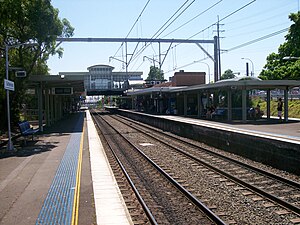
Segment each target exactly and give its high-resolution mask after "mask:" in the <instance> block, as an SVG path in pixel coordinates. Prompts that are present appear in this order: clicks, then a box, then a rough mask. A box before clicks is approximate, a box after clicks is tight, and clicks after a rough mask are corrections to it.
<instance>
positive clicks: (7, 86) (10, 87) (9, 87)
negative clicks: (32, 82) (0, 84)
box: [4, 79, 15, 91]
mask: <svg viewBox="0 0 300 225" xmlns="http://www.w3.org/2000/svg"><path fill="white" fill-rule="evenodd" d="M4 89H6V90H9V91H14V90H15V83H14V82H13V81H10V80H6V79H4Z"/></svg>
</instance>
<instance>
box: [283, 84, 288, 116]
mask: <svg viewBox="0 0 300 225" xmlns="http://www.w3.org/2000/svg"><path fill="white" fill-rule="evenodd" d="M288 90H289V88H288V87H286V89H284V104H283V106H284V122H288V120H289V96H288Z"/></svg>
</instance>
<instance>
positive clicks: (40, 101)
mask: <svg viewBox="0 0 300 225" xmlns="http://www.w3.org/2000/svg"><path fill="white" fill-rule="evenodd" d="M38 111H39V130H40V131H41V132H43V84H42V82H41V83H40V85H39V86H38Z"/></svg>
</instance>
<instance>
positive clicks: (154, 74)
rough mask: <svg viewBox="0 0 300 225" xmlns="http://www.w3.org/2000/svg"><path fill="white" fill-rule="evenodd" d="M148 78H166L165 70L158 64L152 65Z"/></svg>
mask: <svg viewBox="0 0 300 225" xmlns="http://www.w3.org/2000/svg"><path fill="white" fill-rule="evenodd" d="M147 80H164V71H163V70H161V69H159V68H158V67H156V66H150V71H149V73H148V77H147Z"/></svg>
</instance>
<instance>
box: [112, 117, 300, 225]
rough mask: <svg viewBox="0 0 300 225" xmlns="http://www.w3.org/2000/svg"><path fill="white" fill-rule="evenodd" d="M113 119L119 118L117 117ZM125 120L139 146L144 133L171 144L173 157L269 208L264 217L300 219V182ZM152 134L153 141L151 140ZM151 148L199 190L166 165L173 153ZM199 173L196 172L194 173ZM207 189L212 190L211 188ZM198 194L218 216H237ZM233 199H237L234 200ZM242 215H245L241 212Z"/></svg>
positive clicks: (148, 150)
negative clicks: (163, 152)
mask: <svg viewBox="0 0 300 225" xmlns="http://www.w3.org/2000/svg"><path fill="white" fill-rule="evenodd" d="M114 119H117V118H116V117H115V116H114ZM120 120H121V119H120V118H118V121H119V123H121V121H120ZM110 123H111V124H114V125H116V122H113V120H111V119H110ZM122 123H123V124H124V123H125V124H126V126H130V127H131V130H128V129H127V130H126V129H124V130H123V128H120V127H121V125H120V124H119V125H118V126H119V129H120V132H122V133H124V134H126V133H127V134H128V136H129V137H130V136H136V134H137V133H140V135H138V136H139V137H140V138H139V140H138V141H136V145H138V143H141V142H143V138H142V136H148V143H156V144H155V145H157V143H159V142H161V141H162V142H163V145H164V146H168V148H169V150H168V151H169V152H170V149H172V152H173V153H172V154H175V158H176V159H174V160H177V161H185V162H187V164H189V166H190V167H191V168H193V169H192V170H193V171H197V172H199V171H201V172H205V173H206V176H208V178H207V179H210V178H214V179H215V180H218V181H219V184H218V185H216V186H219V185H220V186H225V187H227V188H229V189H232V190H234V192H235V195H236V194H237V193H238V195H240V197H239V198H240V199H245V200H244V201H246V202H248V201H250V202H252V204H253V203H254V204H256V205H257V207H258V208H261V211H262V212H263V211H266V212H267V213H269V214H270V215H268V216H266V218H265V219H266V221H268V222H269V221H271V220H274V222H275V223H281V224H282V223H284V224H297V223H299V222H300V220H299V200H300V198H299V197H300V195H299V183H297V182H295V181H292V180H288V179H285V178H283V177H279V176H276V175H274V174H272V173H267V172H266V171H263V170H260V169H258V168H255V167H253V166H250V165H247V164H244V163H242V162H239V161H235V160H232V159H230V158H228V157H224V156H223V155H220V154H216V153H215V152H211V151H207V149H203V148H200V147H199V146H197V145H195V144H191V143H186V142H185V141H183V140H181V139H180V138H178V137H174V135H166V132H159V130H158V129H153V128H150V127H149V126H147V125H144V124H143V125H142V126H141V125H137V124H136V121H131V120H128V119H126V120H125V119H124V118H122ZM123 126H124V125H123ZM162 133H163V134H162ZM132 134H135V135H132ZM141 134H142V135H141ZM149 137H150V138H151V139H152V140H150V141H149ZM132 139H134V138H132ZM146 142H147V141H146ZM146 142H145V143H146ZM170 143H171V144H170ZM155 148H156V147H155ZM151 149H154V147H153V146H152V147H151V148H149V147H148V148H147V146H146V147H145V148H143V151H144V152H145V154H147V155H148V156H149V157H151V158H152V159H153V160H154V161H155V162H156V163H157V164H159V165H160V166H161V167H163V168H165V170H168V171H170V173H172V174H174V175H175V177H177V178H178V179H179V180H181V181H183V180H186V181H185V182H184V183H185V185H186V186H190V188H191V189H194V190H192V191H191V192H193V191H195V190H196V187H195V185H191V184H189V183H192V182H196V181H192V180H193V179H192V178H191V179H186V178H187V177H180V175H178V174H176V169H175V171H174V169H172V168H171V169H170V168H169V167H170V166H168V165H166V161H167V160H166V159H169V158H171V156H170V154H171V153H170V154H169V155H168V156H167V155H165V156H161V157H157V151H155V150H154V151H152V150H151ZM162 149H163V148H162ZM151 152H152V153H151ZM174 152H176V153H174ZM162 159H163V160H162ZM178 170H182V167H178V168H177V171H178ZM197 172H195V174H196V173H197ZM187 173H189V172H187ZM207 174H209V175H207ZM194 180H195V179H194ZM207 191H208V192H209V190H207ZM195 192H197V191H195ZM198 195H199V199H200V200H202V201H203V202H206V201H207V205H209V206H210V208H211V209H212V210H213V211H214V212H217V213H218V214H219V215H225V217H226V218H230V217H229V215H232V216H233V217H234V215H233V213H230V212H229V211H230V210H228V211H227V212H226V211H225V210H224V209H222V207H217V206H216V205H217V204H216V202H215V201H213V200H209V199H207V197H206V196H205V195H204V196H200V195H201V194H198ZM232 201H234V199H232ZM246 211H248V210H246ZM250 213H251V212H250ZM258 214H259V213H258ZM238 217H239V216H238ZM241 217H243V216H242V215H241ZM250 217H251V216H250ZM221 218H222V216H221ZM242 220H243V219H242ZM242 220H240V218H235V219H234V220H232V221H231V222H232V223H234V221H235V222H237V223H240V222H243V221H242ZM245 220H246V219H245Z"/></svg>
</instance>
